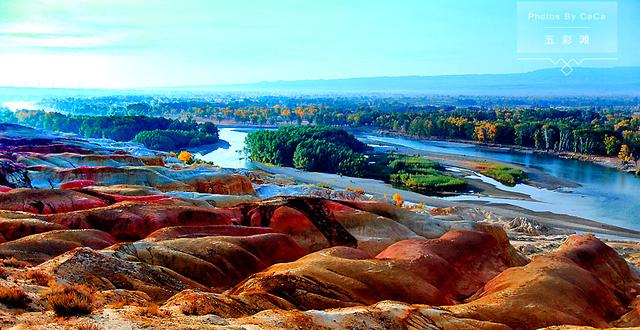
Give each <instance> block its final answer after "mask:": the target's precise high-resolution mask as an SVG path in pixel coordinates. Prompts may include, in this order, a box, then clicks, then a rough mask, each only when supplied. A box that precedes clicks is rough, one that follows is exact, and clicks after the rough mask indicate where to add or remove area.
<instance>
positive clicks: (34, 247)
mask: <svg viewBox="0 0 640 330" xmlns="http://www.w3.org/2000/svg"><path fill="white" fill-rule="evenodd" d="M115 243H116V240H115V238H113V237H112V236H111V235H109V234H107V233H105V232H103V231H100V230H95V229H81V230H53V231H48V232H45V233H41V234H34V235H30V236H26V237H23V238H20V239H17V240H14V241H10V242H6V243H2V244H0V258H10V257H13V258H16V259H19V260H24V261H29V262H32V263H36V264H37V263H41V262H44V261H47V260H49V259H51V258H53V257H56V256H58V255H60V254H63V253H65V252H67V251H70V250H73V249H75V248H77V247H90V248H92V249H104V248H106V247H108V246H111V245H113V244H115Z"/></svg>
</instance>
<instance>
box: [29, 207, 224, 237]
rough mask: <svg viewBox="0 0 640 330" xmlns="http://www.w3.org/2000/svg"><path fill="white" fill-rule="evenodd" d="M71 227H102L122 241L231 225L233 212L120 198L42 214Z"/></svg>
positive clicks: (44, 217)
mask: <svg viewBox="0 0 640 330" xmlns="http://www.w3.org/2000/svg"><path fill="white" fill-rule="evenodd" d="M40 219H41V220H45V221H48V222H51V223H56V224H59V225H62V226H63V227H64V228H68V229H99V230H102V231H104V232H107V233H109V234H111V235H113V236H114V237H115V238H116V239H117V240H119V241H136V240H139V239H143V238H145V237H147V235H149V234H150V233H152V232H154V231H156V230H158V229H160V228H164V227H172V226H204V225H230V224H231V223H232V217H231V214H230V213H229V212H227V211H225V210H220V209H205V208H200V207H190V206H176V205H165V204H158V203H140V202H120V203H116V204H113V205H110V206H106V207H98V208H94V209H89V210H82V211H75V212H68V213H62V214H51V215H44V216H40Z"/></svg>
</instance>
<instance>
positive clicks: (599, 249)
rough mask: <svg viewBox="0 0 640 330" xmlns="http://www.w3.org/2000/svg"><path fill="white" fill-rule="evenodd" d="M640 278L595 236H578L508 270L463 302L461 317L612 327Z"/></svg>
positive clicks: (520, 325) (518, 324)
mask: <svg viewBox="0 0 640 330" xmlns="http://www.w3.org/2000/svg"><path fill="white" fill-rule="evenodd" d="M639 289H640V282H639V280H638V278H637V277H636V275H634V274H633V273H632V272H631V271H630V269H629V267H628V266H627V264H626V262H625V261H624V259H622V258H621V257H620V256H619V255H617V254H616V253H615V251H613V249H611V248H610V247H608V246H607V245H606V244H604V243H602V242H601V241H599V240H598V239H596V238H594V237H591V236H573V237H571V238H569V239H568V240H567V242H565V243H564V244H563V245H562V247H561V248H560V249H559V250H558V251H557V252H555V253H551V254H548V255H543V256H539V257H537V258H535V259H534V260H533V261H532V262H531V263H530V264H528V265H526V266H524V267H515V268H510V269H507V270H506V271H504V272H502V273H501V274H500V275H498V276H496V277H495V278H493V279H492V280H491V281H489V282H488V283H487V284H486V285H485V286H484V289H483V290H482V291H481V292H478V293H477V294H476V295H474V296H473V297H471V298H470V299H469V302H468V303H466V304H462V305H456V306H450V307H448V309H449V310H450V311H452V313H453V314H454V315H456V316H458V317H468V318H474V319H478V320H490V321H493V322H499V323H503V324H506V325H509V326H511V327H513V328H515V329H535V328H540V327H545V326H551V325H562V324H571V325H585V326H593V327H605V328H606V327H609V326H610V324H609V322H612V321H615V320H617V319H618V318H620V317H621V316H622V315H623V314H625V313H626V312H627V311H628V309H627V306H628V304H629V303H630V301H631V298H632V297H635V296H636V295H637V294H638V292H640V291H639Z"/></svg>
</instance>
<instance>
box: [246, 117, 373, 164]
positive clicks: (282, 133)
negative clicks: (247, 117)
mask: <svg viewBox="0 0 640 330" xmlns="http://www.w3.org/2000/svg"><path fill="white" fill-rule="evenodd" d="M245 143H246V151H247V153H248V154H249V156H250V158H251V159H252V160H255V161H259V162H262V163H268V164H274V165H281V166H292V167H295V168H297V169H301V170H305V171H317V172H327V173H338V174H343V175H349V176H362V175H364V169H365V165H366V159H365V156H364V155H363V153H362V152H364V151H365V150H366V149H367V146H366V145H365V144H364V143H362V142H360V141H358V140H357V139H356V138H355V137H354V136H353V135H351V134H349V133H347V132H346V131H344V130H342V129H338V128H333V127H320V126H285V127H280V128H279V129H277V130H274V131H268V130H260V131H256V132H252V133H249V134H248V135H247V138H246V140H245Z"/></svg>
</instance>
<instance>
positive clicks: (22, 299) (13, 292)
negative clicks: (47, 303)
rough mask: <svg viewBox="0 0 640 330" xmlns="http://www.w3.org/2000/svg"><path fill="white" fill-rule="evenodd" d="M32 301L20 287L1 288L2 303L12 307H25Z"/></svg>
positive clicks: (0, 300) (0, 298) (0, 297)
mask: <svg viewBox="0 0 640 330" xmlns="http://www.w3.org/2000/svg"><path fill="white" fill-rule="evenodd" d="M29 301H31V299H29V296H28V295H27V293H26V292H24V291H23V290H22V289H21V288H20V287H18V286H0V302H1V303H3V304H5V305H7V306H10V307H24V306H26V305H27V304H28V303H29Z"/></svg>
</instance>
